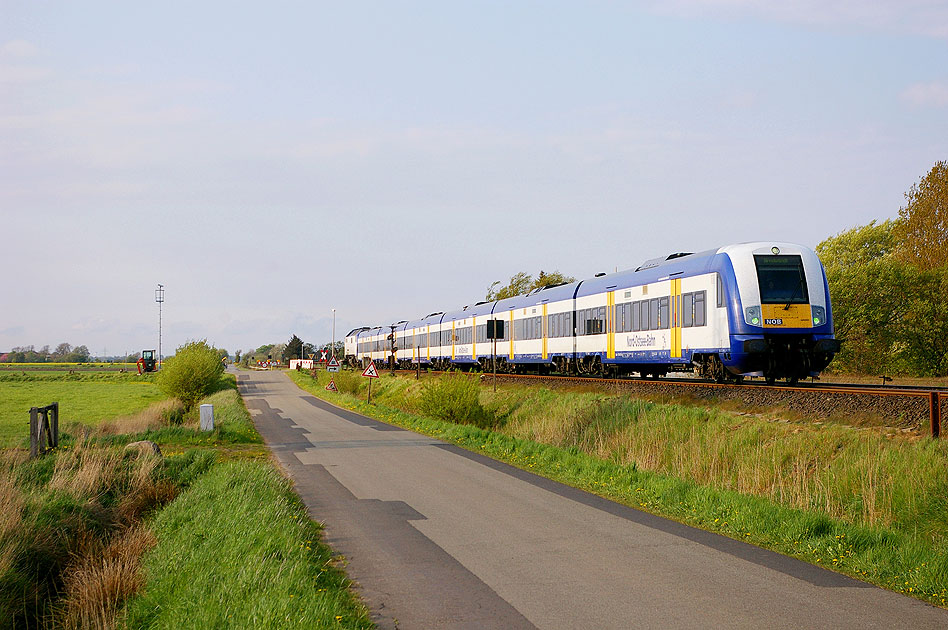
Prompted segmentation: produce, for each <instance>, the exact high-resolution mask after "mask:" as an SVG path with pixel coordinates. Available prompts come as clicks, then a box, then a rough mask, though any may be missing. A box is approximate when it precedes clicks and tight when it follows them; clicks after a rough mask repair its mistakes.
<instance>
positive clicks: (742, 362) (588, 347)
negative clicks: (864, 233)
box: [345, 242, 840, 384]
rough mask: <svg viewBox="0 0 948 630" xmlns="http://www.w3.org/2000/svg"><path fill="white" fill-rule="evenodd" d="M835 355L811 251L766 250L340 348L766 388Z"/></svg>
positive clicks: (742, 247)
mask: <svg viewBox="0 0 948 630" xmlns="http://www.w3.org/2000/svg"><path fill="white" fill-rule="evenodd" d="M488 322H494V323H491V328H492V329H493V328H494V327H495V326H496V329H497V332H498V336H499V338H498V339H496V342H495V340H494V339H489V338H488V337H489V332H488ZM500 322H502V323H500ZM495 347H496V355H495V350H494V349H495ZM839 349H840V341H839V340H837V339H836V338H835V337H834V331H833V317H832V311H831V308H830V297H829V288H828V286H827V282H826V274H825V272H824V270H823V265H822V264H821V263H820V260H819V258H817V256H816V253H815V252H813V251H812V250H811V249H808V248H806V247H803V246H801V245H794V244H792V243H770V242H757V243H743V244H738V245H728V246H726V247H722V248H720V249H715V250H709V251H706V252H701V253H676V254H671V255H669V256H665V257H663V258H656V259H653V260H649V261H646V262H645V263H643V264H642V265H641V266H639V267H637V268H635V269H632V270H628V271H620V272H617V273H612V274H598V275H597V276H596V277H594V278H590V279H588V280H581V281H577V282H571V283H568V284H562V285H558V286H551V287H544V288H542V289H537V290H535V291H533V292H531V293H529V294H527V295H521V296H517V297H512V298H508V299H504V300H500V301H496V302H478V303H476V304H474V305H472V306H465V307H464V308H462V309H458V310H454V311H445V312H436V313H431V314H430V315H427V316H426V317H422V318H420V319H415V320H410V321H407V320H406V321H400V322H398V323H396V324H392V325H389V326H376V327H362V328H357V329H355V330H352V331H351V332H349V333H348V334H347V335H346V338H345V354H346V360H347V362H348V363H350V364H351V365H356V364H359V363H362V364H367V363H368V361H369V360H374V361H375V362H376V363H378V364H380V365H393V366H397V367H401V368H415V367H419V366H418V364H419V362H420V364H421V366H420V367H431V368H435V369H451V368H458V369H480V370H484V371H489V370H491V369H492V361H493V360H494V359H495V358H496V369H497V371H498V372H539V373H554V372H555V373H563V374H579V375H589V376H619V375H628V374H633V373H634V374H638V375H639V376H641V377H643V378H646V377H652V378H657V377H660V376H664V375H666V374H668V373H669V372H685V371H688V372H691V371H693V372H694V373H695V374H697V375H698V376H700V377H704V378H708V379H713V380H715V381H718V382H724V381H732V382H740V381H741V380H743V378H744V377H745V376H762V377H764V379H766V381H767V382H768V383H769V384H773V383H774V382H775V381H776V380H777V379H786V380H787V381H788V382H790V383H796V382H797V381H798V380H799V379H801V378H807V377H810V376H818V375H819V373H820V372H821V371H822V370H823V369H825V368H826V366H827V365H828V364H829V363H830V361H831V360H832V359H833V356H834V355H835V354H836V353H837V352H839Z"/></svg>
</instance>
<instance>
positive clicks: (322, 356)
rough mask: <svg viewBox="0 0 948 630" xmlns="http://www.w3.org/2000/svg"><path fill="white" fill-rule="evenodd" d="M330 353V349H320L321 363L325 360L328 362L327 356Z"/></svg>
mask: <svg viewBox="0 0 948 630" xmlns="http://www.w3.org/2000/svg"><path fill="white" fill-rule="evenodd" d="M328 354H329V351H328V350H320V351H319V362H320V363H325V362H326V356H327V355H328Z"/></svg>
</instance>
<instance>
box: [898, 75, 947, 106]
mask: <svg viewBox="0 0 948 630" xmlns="http://www.w3.org/2000/svg"><path fill="white" fill-rule="evenodd" d="M899 96H900V97H901V99H902V100H903V101H904V102H906V103H908V104H909V105H913V106H915V107H948V83H946V82H944V81H932V82H931V83H915V84H913V85H910V86H908V87H907V88H906V89H905V90H903V91H902V94H900V95H899Z"/></svg>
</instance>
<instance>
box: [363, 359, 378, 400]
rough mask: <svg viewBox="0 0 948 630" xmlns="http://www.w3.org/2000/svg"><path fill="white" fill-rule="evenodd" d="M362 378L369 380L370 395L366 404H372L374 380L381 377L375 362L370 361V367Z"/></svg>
mask: <svg viewBox="0 0 948 630" xmlns="http://www.w3.org/2000/svg"><path fill="white" fill-rule="evenodd" d="M362 376H365V377H367V378H368V379H369V393H368V396H367V397H366V399H365V402H367V403H369V404H371V403H372V379H373V378H378V377H379V371H378V370H376V369H375V361H369V366H368V367H367V368H365V370H363V371H362Z"/></svg>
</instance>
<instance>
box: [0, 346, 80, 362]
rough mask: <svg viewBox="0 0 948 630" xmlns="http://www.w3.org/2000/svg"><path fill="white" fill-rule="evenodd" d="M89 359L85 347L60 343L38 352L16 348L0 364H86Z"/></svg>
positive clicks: (23, 347) (33, 349)
mask: <svg viewBox="0 0 948 630" xmlns="http://www.w3.org/2000/svg"><path fill="white" fill-rule="evenodd" d="M91 358H92V355H91V353H90V352H89V348H87V347H86V346H72V345H70V344H68V343H61V344H59V345H58V346H56V348H55V349H53V350H50V347H49V346H43V347H42V348H40V349H38V350H37V349H36V347H35V346H20V347H16V348H13V350H11V351H10V352H8V353H6V355H5V356H3V357H0V363H88V362H89V361H90V360H91Z"/></svg>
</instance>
